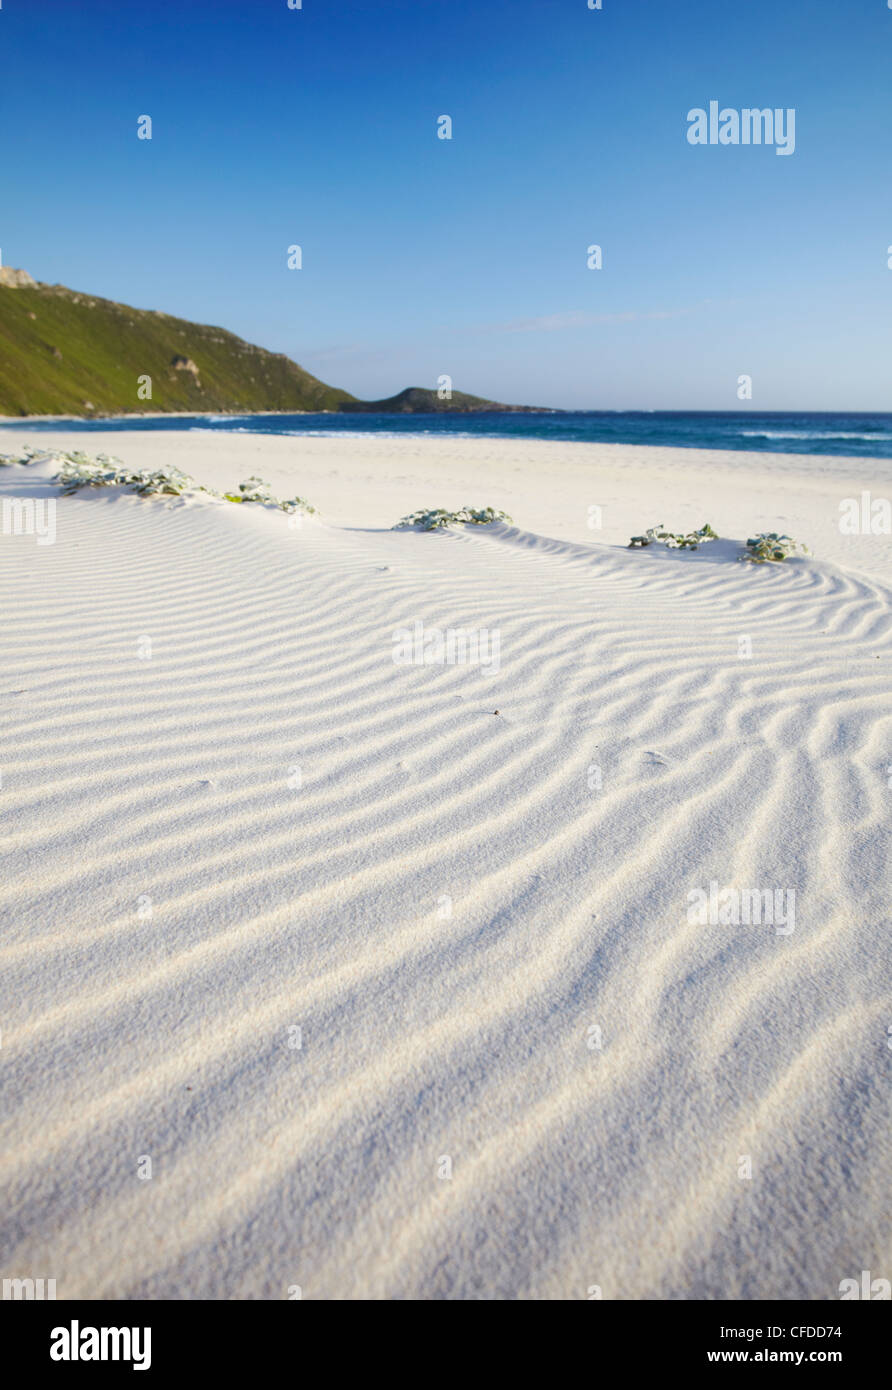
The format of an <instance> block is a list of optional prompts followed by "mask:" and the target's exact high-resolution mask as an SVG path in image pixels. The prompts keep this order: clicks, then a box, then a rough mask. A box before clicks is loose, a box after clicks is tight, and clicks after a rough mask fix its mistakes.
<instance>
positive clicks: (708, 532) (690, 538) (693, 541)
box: [626, 521, 719, 550]
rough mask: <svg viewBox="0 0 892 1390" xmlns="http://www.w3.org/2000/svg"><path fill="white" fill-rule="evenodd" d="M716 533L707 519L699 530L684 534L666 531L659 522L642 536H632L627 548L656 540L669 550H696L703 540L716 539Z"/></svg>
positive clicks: (641, 545)
mask: <svg viewBox="0 0 892 1390" xmlns="http://www.w3.org/2000/svg"><path fill="white" fill-rule="evenodd" d="M718 539H719V537H718V535H717V533H716V532H715V531H713V529H712V527H711V526H710V524H709V522H708V521H707V522H706V523H705V524H704V525H703V526H701V527H700V530H699V531H688V532H687V533H686V534H685V533H683V532H679V531H667V530H666V528H665V527H664V526H663V523H662V522H660V524H659V525H658V526H650V527H648V529H647V530H646V531H645V533H644V535H643V536H633V537H632V539H631V540H630V541H629V544H628V546H627V547H626V548H627V549H628V550H640V549H643V548H644V546H646V545H655V544H656V543H657V542H658V541H659V542H661V543H662V544H663V545H665V546H666V547H667V549H669V550H697V549H698V547H699V546H701V545H702V544H703V543H704V542H705V541H717V540H718Z"/></svg>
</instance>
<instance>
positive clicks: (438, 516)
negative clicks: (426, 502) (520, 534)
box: [392, 507, 511, 531]
mask: <svg viewBox="0 0 892 1390" xmlns="http://www.w3.org/2000/svg"><path fill="white" fill-rule="evenodd" d="M510 520H511V517H510V516H508V514H507V512H502V511H499V509H498V508H497V507H460V508H459V510H458V511H457V512H448V511H445V510H444V508H442V507H433V508H427V509H422V510H421V511H419V512H412V513H411V514H410V515H409V516H404V517H402V519H401V520H400V521H398V522H397V523H396V525H395V526H394V527H393V528H392V529H393V530H394V531H400V530H405V529H407V528H409V527H415V528H417V529H418V530H420V531H439V530H440V529H441V528H442V527H444V526H459V525H461V526H488V525H489V524H490V523H491V522H493V521H510Z"/></svg>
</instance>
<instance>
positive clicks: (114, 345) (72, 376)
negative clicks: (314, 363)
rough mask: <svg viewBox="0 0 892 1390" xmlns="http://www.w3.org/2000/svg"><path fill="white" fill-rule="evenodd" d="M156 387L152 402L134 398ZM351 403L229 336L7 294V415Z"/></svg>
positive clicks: (78, 303)
mask: <svg viewBox="0 0 892 1390" xmlns="http://www.w3.org/2000/svg"><path fill="white" fill-rule="evenodd" d="M142 376H149V377H151V380H152V395H151V399H140V397H139V396H138V394H137V390H138V385H139V378H140V377H142ZM352 399H353V398H352V397H351V396H350V394H349V392H347V391H340V390H338V389H337V388H336V387H333V386H327V385H326V384H325V382H322V381H318V380H317V379H316V377H314V376H311V375H310V373H309V372H305V371H304V370H303V368H302V367H299V366H298V365H297V363H296V362H292V361H291V359H290V358H289V357H286V356H285V355H284V354H283V353H275V352H267V351H266V350H265V349H264V348H260V347H255V346H254V345H253V344H252V343H246V342H245V341H244V340H243V339H241V338H237V337H236V336H235V334H234V333H228V332H227V331H226V329H224V328H215V327H211V326H210V325H207V324H199V323H190V322H189V321H188V320H186V319H177V318H173V317H172V316H171V315H170V314H162V313H158V312H157V311H155V310H150V309H132V308H130V307H129V305H126V304H117V303H115V302H114V301H113V300H110V299H98V298H97V297H96V296H95V295H86V294H78V293H76V292H75V291H74V290H69V289H66V288H65V287H64V286H63V285H41V284H36V285H33V286H26V287H24V288H11V287H9V286H8V285H2V286H0V414H3V415H68V414H71V415H88V416H89V415H108V414H123V413H131V412H134V411H144V412H153V411H165V410H194V411H202V412H203V411H236V412H241V411H253V410H337V409H338V407H339V406H340V405H341V404H342V403H349V402H350V401H351V400H352Z"/></svg>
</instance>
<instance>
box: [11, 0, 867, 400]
mask: <svg viewBox="0 0 892 1390" xmlns="http://www.w3.org/2000/svg"><path fill="white" fill-rule="evenodd" d="M890 75H892V9H890V8H889V7H888V4H887V0H746V3H739V2H737V0H735V2H734V3H732V0H674V3H673V2H672V0H603V9H602V10H600V11H592V10H589V9H588V7H587V3H586V0H442V3H437V2H436V0H383V3H374V0H303V8H302V9H301V10H297V11H293V10H290V9H288V7H287V4H286V0H217V3H211V0H77V3H72V0H2V9H0V78H2V80H0V120H2V128H3V150H4V158H3V177H2V192H0V249H2V256H3V263H4V264H6V265H16V266H24V267H25V268H26V269H28V270H30V271H31V273H32V274H33V275H35V276H36V277H37V278H38V279H41V280H47V281H60V282H62V283H64V284H67V285H70V286H72V287H74V288H76V289H82V290H86V291H90V292H92V293H95V294H99V295H104V296H107V297H109V298H112V299H118V300H123V301H126V302H129V303H133V304H136V305H139V306H141V307H144V308H156V309H164V310H166V311H167V312H169V313H174V314H178V315H181V316H183V317H185V318H190V319H195V320H199V321H201V322H209V323H218V324H221V325H223V326H224V327H226V328H229V329H232V330H233V331H234V332H237V333H239V334H241V335H242V336H243V337H245V338H248V339H250V340H251V341H254V342H257V343H260V344H262V345H263V346H265V347H268V348H271V349H273V350H275V351H282V352H287V353H288V354H289V355H290V356H292V357H294V358H295V359H296V360H297V361H299V362H300V363H301V364H302V365H304V366H305V367H307V368H308V369H309V370H310V371H312V372H314V373H315V374H316V375H318V376H320V377H322V378H323V379H324V380H326V381H329V382H331V383H332V384H334V385H338V386H343V387H346V388H347V389H349V390H351V391H353V392H354V393H355V394H357V395H359V396H362V397H366V398H377V397H380V396H386V395H390V394H393V393H395V392H396V391H398V390H400V389H402V387H404V386H407V385H430V386H433V385H435V384H436V381H437V378H438V377H439V376H440V375H441V374H443V373H445V374H448V375H450V376H451V377H452V379H453V381H454V384H455V386H456V388H458V389H462V390H468V391H473V392H475V393H477V394H481V395H486V396H490V397H492V398H495V399H498V400H503V401H510V402H529V403H534V404H541V405H553V406H562V407H568V408H580V409H585V408H592V409H599V408H617V409H629V408H656V409H686V408H690V409H718V410H721V409H730V410H733V409H739V408H741V402H740V401H739V400H738V399H737V378H738V376H739V375H741V374H742V373H747V374H749V375H751V376H752V379H753V399H752V402H751V407H752V409H754V410H769V409H778V410H782V409H804V410H807V409H838V410H846V409H850V410H870V409H874V410H884V409H885V410H888V409H892V334H890V304H892V270H890V269H889V268H888V265H887V251H886V248H887V247H888V246H890V245H892V178H890V175H892V153H890V151H892V100H890ZM710 100H717V101H719V103H720V104H721V105H722V106H726V107H731V108H738V109H739V108H742V107H746V106H751V107H765V106H770V107H783V108H788V107H793V108H795V110H796V150H795V153H794V154H793V155H791V156H789V157H779V156H778V155H777V154H776V152H775V150H774V149H773V148H772V147H768V146H762V147H754V146H750V147H743V146H691V145H690V144H689V143H688V142H687V139H686V131H687V121H686V117H687V113H688V111H689V110H690V109H691V108H693V107H704V108H705V107H706V106H707V104H708V102H709V101H710ZM144 114H148V115H150V116H151V117H152V122H153V138H152V140H151V141H145V140H138V139H137V118H138V117H139V116H141V115H144ZM443 114H449V115H450V116H451V117H452V120H453V139H452V140H451V141H444V140H439V139H437V134H436V132H437V118H438V117H439V116H440V115H443ZM292 243H297V244H299V245H300V246H301V247H302V248H303V269H302V270H300V271H289V270H288V268H287V259H286V258H287V248H288V246H289V245H291V244H292ZM593 243H597V244H599V245H601V246H602V248H603V258H604V263H603V269H601V270H600V271H593V270H589V269H587V267H586V248H587V247H588V246H589V245H590V244H593Z"/></svg>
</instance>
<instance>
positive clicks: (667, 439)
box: [0, 410, 892, 458]
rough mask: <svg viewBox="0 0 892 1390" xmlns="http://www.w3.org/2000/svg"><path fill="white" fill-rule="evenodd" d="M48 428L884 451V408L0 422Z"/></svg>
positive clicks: (887, 451) (890, 434) (888, 449)
mask: <svg viewBox="0 0 892 1390" xmlns="http://www.w3.org/2000/svg"><path fill="white" fill-rule="evenodd" d="M23 426H27V427H28V428H29V429H33V430H39V431H45V432H48V433H52V432H54V431H59V430H65V431H70V430H72V429H78V430H85V431H89V432H91V433H96V434H102V433H103V432H104V431H108V430H120V429H127V430H224V431H228V432H230V433H231V432H235V433H239V434H286V435H298V436H299V435H328V434H337V435H351V434H381V435H402V434H416V435H457V436H460V437H462V436H463V437H465V438H469V437H471V438H472V437H474V436H476V435H484V436H491V437H493V438H498V439H560V440H567V439H572V440H578V441H580V442H583V443H592V444H661V445H668V446H671V447H678V448H685V449H750V450H755V451H757V452H773V453H783V454H843V455H850V456H853V457H862V458H892V413H883V414H876V415H862V414H852V413H846V414H829V413H824V412H820V413H814V414H812V413H807V414H806V413H802V412H791V413H783V412H776V411H771V412H767V413H764V414H757V413H756V412H754V411H750V410H747V411H676V410H654V411H639V410H629V411H597V410H568V411H543V412H542V413H538V412H537V413H535V414H509V413H506V412H503V411H491V412H489V411H487V412H481V413H480V414H479V415H433V414H431V415H365V414H356V415H351V414H349V413H344V414H331V413H321V414H303V415H216V414H213V415H166V416H160V417H159V416H143V417H139V418H133V417H130V418H126V419H123V418H117V419H114V418H109V419H102V420H83V421H81V420H78V421H77V422H73V421H72V420H71V419H61V418H59V419H55V420H50V421H28V420H27V419H25V418H23V419H22V420H20V421H16V422H11V421H7V422H6V423H5V426H0V429H2V428H4V427H5V428H16V429H21V428H22V427H23Z"/></svg>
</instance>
